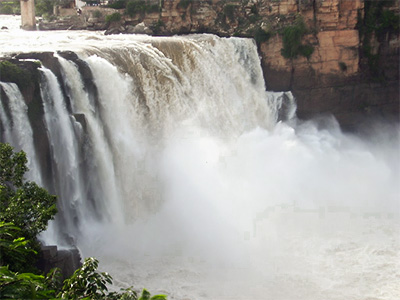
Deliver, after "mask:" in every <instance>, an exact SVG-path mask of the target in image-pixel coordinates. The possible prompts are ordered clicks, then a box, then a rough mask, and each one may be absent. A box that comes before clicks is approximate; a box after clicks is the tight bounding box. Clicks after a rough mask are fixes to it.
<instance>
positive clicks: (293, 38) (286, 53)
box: [281, 17, 314, 59]
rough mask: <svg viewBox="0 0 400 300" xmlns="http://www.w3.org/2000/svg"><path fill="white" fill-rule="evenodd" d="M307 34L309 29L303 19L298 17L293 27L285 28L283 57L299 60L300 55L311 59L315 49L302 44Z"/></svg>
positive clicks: (283, 33)
mask: <svg viewBox="0 0 400 300" xmlns="http://www.w3.org/2000/svg"><path fill="white" fill-rule="evenodd" d="M306 33H307V28H306V25H305V23H304V20H303V19H302V18H301V17H298V18H297V19H296V21H295V23H294V24H293V25H291V26H287V27H285V28H284V29H283V32H282V42H283V48H282V49H281V54H282V56H283V57H285V58H290V59H292V58H297V57H298V56H299V55H302V56H304V57H307V58H310V56H311V54H312V53H313V52H314V47H312V46H311V45H307V44H306V45H303V44H302V39H303V36H304V35H305V34H306Z"/></svg>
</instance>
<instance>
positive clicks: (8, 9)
mask: <svg viewBox="0 0 400 300" xmlns="http://www.w3.org/2000/svg"><path fill="white" fill-rule="evenodd" d="M0 13H1V14H4V15H12V14H13V13H14V10H13V8H12V6H11V5H4V6H2V7H1V8H0Z"/></svg>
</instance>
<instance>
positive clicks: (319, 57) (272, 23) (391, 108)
mask: <svg viewBox="0 0 400 300" xmlns="http://www.w3.org/2000/svg"><path fill="white" fill-rule="evenodd" d="M134 1H136V0H134ZM146 3H147V4H148V5H151V4H152V5H157V4H158V5H159V9H158V10H155V11H154V10H153V11H152V12H149V11H145V10H143V11H138V10H137V11H135V13H131V14H130V16H127V15H126V11H124V10H110V9H108V10H104V11H103V12H104V15H110V14H112V13H120V14H121V15H122V16H123V18H122V20H121V21H118V22H109V23H108V24H107V25H106V26H107V27H108V29H109V30H108V31H107V32H106V33H121V32H122V33H124V32H125V33H133V32H135V33H138V32H139V33H140V30H139V31H137V30H136V31H135V27H134V26H135V25H137V24H139V23H141V22H143V23H144V24H145V25H146V26H147V27H149V28H150V29H151V30H150V31H146V33H149V32H151V31H152V32H153V33H154V34H158V35H172V34H185V33H204V32H208V33H214V34H218V35H220V36H242V37H254V38H255V39H256V41H257V44H258V46H259V53H260V56H261V58H262V66H263V70H264V75H265V79H266V83H267V88H268V89H269V90H274V91H281V90H291V91H292V92H293V94H294V95H295V97H296V99H297V103H298V115H299V117H302V118H308V117H312V116H314V115H316V114H320V113H333V114H334V115H335V116H336V118H337V119H338V120H339V122H340V123H341V124H342V125H343V126H344V127H349V128H350V127H352V125H354V124H355V122H357V120H356V119H357V117H358V116H378V117H384V118H391V119H395V120H399V88H398V86H399V47H400V42H399V40H400V39H399V24H398V23H399V17H398V16H399V0H393V1H374V0H236V1H235V0H231V1H229V0H208V1H199V0H164V1H161V2H160V1H158V0H154V1H153V0H148V1H147V2H146ZM96 10H98V8H93V7H84V9H83V15H82V16H81V19H82V20H84V22H83V23H82V22H81V27H80V28H82V26H84V27H85V26H86V29H103V28H104V27H106V26H105V25H104V24H105V23H104V16H103V19H102V18H100V19H99V18H98V17H97V18H93V16H94V15H95V11H96ZM97 15H98V16H99V15H100V14H99V13H97ZM102 20H103V22H102ZM82 24H83V25H82ZM142 27H143V24H142ZM149 28H146V30H149Z"/></svg>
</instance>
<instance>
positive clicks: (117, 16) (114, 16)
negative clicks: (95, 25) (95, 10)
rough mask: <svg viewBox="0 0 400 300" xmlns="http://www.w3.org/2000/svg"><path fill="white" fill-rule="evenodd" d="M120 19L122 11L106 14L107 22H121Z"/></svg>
mask: <svg viewBox="0 0 400 300" xmlns="http://www.w3.org/2000/svg"><path fill="white" fill-rule="evenodd" d="M119 21H121V14H120V13H113V14H111V15H108V16H106V22H107V23H112V22H119Z"/></svg>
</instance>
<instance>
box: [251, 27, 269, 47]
mask: <svg viewBox="0 0 400 300" xmlns="http://www.w3.org/2000/svg"><path fill="white" fill-rule="evenodd" d="M270 38H271V33H270V32H269V31H265V30H263V29H262V28H257V29H256V31H255V32H254V39H255V40H256V42H257V44H261V43H263V42H266V41H268V40H269V39H270Z"/></svg>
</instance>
